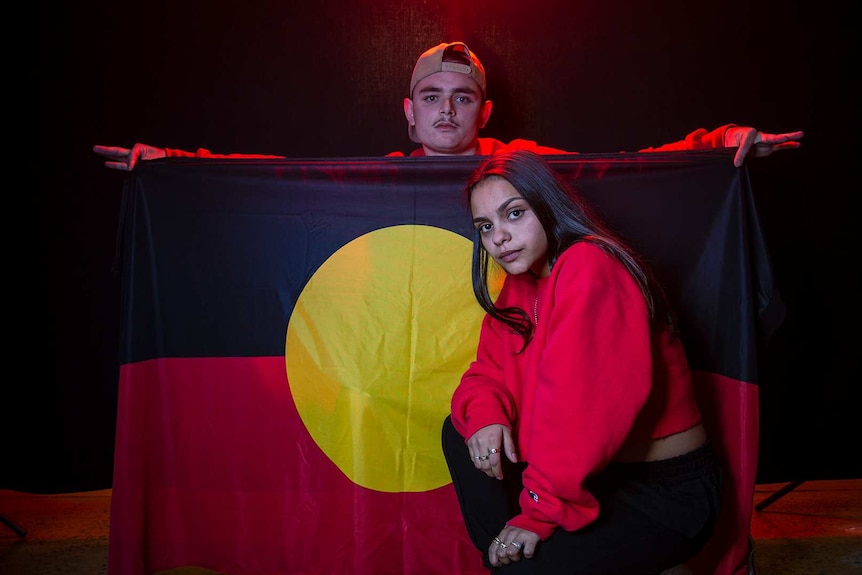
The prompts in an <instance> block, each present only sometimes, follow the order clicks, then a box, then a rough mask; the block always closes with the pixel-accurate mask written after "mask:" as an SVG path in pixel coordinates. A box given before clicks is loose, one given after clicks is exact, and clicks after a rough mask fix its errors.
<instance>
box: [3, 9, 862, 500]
mask: <svg viewBox="0 0 862 575" xmlns="http://www.w3.org/2000/svg"><path fill="white" fill-rule="evenodd" d="M623 4H625V6H624V7H620V5H623ZM849 6H850V5H849V4H845V3H839V2H837V0H826V1H824V2H818V3H801V2H787V1H783V2H779V1H777V0H759V1H741V0H730V1H727V2H720V3H714V2H713V3H692V2H683V1H681V0H680V1H675V0H673V1H667V2H649V3H647V2H632V3H608V2H601V1H598V0H592V1H572V0H534V1H533V2H530V3H523V2H512V1H508V0H507V1H502V2H501V1H500V0H494V1H491V0H477V1H474V2H471V3H464V2H460V1H458V0H445V1H441V2H436V3H431V2H424V1H423V2H418V1H410V2H404V1H397V2H396V1H393V0H374V1H369V0H365V1H359V2H356V1H353V2H347V1H340V0H336V1H334V2H328V3H314V2H307V3H293V2H257V3H252V4H243V3H236V2H230V3H228V2H221V3H219V2H200V1H184V2H166V1H163V0H154V1H152V2H149V3H148V4H147V6H146V8H144V5H143V4H140V3H138V4H122V3H121V4H117V3H115V2H106V1H103V0H94V1H90V2H83V3H78V5H77V6H74V7H73V6H65V7H64V6H61V7H58V6H56V5H48V4H47V3H44V6H40V8H41V12H40V19H39V22H40V63H39V69H38V73H37V74H35V76H36V77H35V78H33V80H34V81H36V80H37V79H38V82H39V83H40V112H39V120H40V136H39V137H40V140H39V151H38V153H37V154H36V155H35V156H30V157H29V159H28V162H29V164H28V165H29V167H31V168H32V169H31V170H30V173H38V174H39V177H40V188H39V193H38V196H37V201H36V204H37V213H38V222H39V231H38V233H39V238H40V243H39V244H38V247H36V249H35V250H34V249H32V248H31V249H25V250H24V257H23V258H22V260H23V261H22V265H21V269H22V270H24V271H25V274H26V281H23V282H22V283H21V284H19V285H14V286H13V287H14V289H15V290H16V293H24V294H25V296H27V297H25V298H24V301H25V302H26V304H25V305H24V306H21V308H19V309H15V310H13V311H14V312H15V313H14V314H13V315H14V317H20V318H21V320H20V321H16V324H15V325H14V330H15V334H16V335H17V336H18V338H19V339H17V340H16V341H17V342H19V346H18V347H16V349H21V350H22V351H21V355H22V356H24V357H27V358H28V360H30V361H29V362H28V363H27V364H25V366H29V365H32V366H33V369H27V370H26V372H27V373H26V374H22V375H21V376H20V377H15V378H7V379H6V381H7V383H6V384H5V387H6V388H7V390H8V394H4V398H3V402H2V403H0V405H2V409H3V412H4V413H5V414H6V415H5V416H4V419H3V424H4V426H6V427H7V428H8V429H7V430H6V432H5V433H4V438H5V439H6V440H7V441H8V442H9V444H10V449H9V450H8V453H9V454H10V455H9V457H8V458H7V461H8V462H9V463H10V464H9V465H6V466H4V468H6V469H8V470H10V471H8V472H4V473H3V474H2V475H0V487H4V486H9V487H13V488H18V489H22V490H29V491H65V490H85V489H101V488H105V487H109V486H110V482H111V472H112V469H111V466H112V454H113V433H114V425H115V423H116V414H115V408H116V395H117V378H118V364H117V356H118V342H119V335H118V334H119V322H120V318H119V308H120V289H121V286H120V281H119V277H118V276H117V275H116V274H115V273H113V272H112V271H111V267H112V262H113V257H114V249H115V245H114V242H115V231H116V224H117V217H118V212H119V201H120V195H121V188H122V183H123V180H124V175H125V174H124V173H122V172H116V171H111V170H108V169H106V168H104V167H103V166H102V163H101V160H100V159H99V158H98V157H97V156H96V155H95V154H93V153H92V152H91V147H92V146H93V145H94V144H107V145H119V146H125V147H128V146H131V145H132V144H134V143H135V142H145V143H149V144H153V145H156V146H168V147H178V148H185V149H195V148H197V147H206V148H209V149H211V150H213V151H214V152H221V153H228V152H246V153H253V152H257V153H273V154H282V155H286V156H291V157H347V156H369V155H383V154H385V153H387V152H390V151H392V150H403V151H409V150H411V149H412V148H413V147H414V145H413V144H412V143H411V142H410V141H409V140H408V138H407V134H406V121H405V120H404V116H403V113H402V105H401V102H402V99H403V97H404V96H405V95H406V91H407V84H408V80H409V76H410V72H411V70H412V66H413V64H414V62H415V59H416V57H417V56H418V55H419V53H421V52H422V51H423V50H425V49H426V48H428V47H430V46H432V45H434V44H437V43H438V42H441V41H450V40H454V39H462V40H465V41H466V42H467V43H468V44H469V45H470V47H471V48H473V49H474V50H475V51H476V52H477V53H478V54H479V56H480V57H481V59H482V60H483V63H484V64H485V66H486V68H487V71H488V76H489V79H488V83H489V96H490V97H491V98H492V99H493V100H494V102H495V108H494V113H493V116H492V119H491V121H490V123H489V125H488V127H487V128H486V129H485V131H484V132H483V135H485V136H493V137H498V138H500V139H503V140H508V139H512V138H516V137H525V138H530V139H535V140H538V141H539V142H541V143H543V144H546V145H551V146H555V147H560V148H564V149H568V150H577V151H581V152H616V151H620V150H636V149H639V148H642V147H646V146H651V145H657V144H660V143H663V142H666V141H671V140H675V139H678V138H680V137H682V136H683V135H684V134H686V133H687V132H689V131H691V130H693V129H695V128H697V127H707V128H713V127H717V126H719V125H721V124H724V123H728V122H735V123H739V124H744V125H752V126H756V127H758V128H760V129H762V130H764V131H768V132H783V131H792V130H797V129H801V130H805V132H806V136H805V139H804V143H803V147H802V148H801V149H799V150H795V151H788V152H782V153H780V154H777V155H774V156H771V157H769V158H761V159H757V160H754V161H751V162H750V163H749V171H750V176H751V179H752V184H753V187H754V190H755V193H756V195H757V197H758V204H759V209H760V215H761V219H762V220H763V224H764V228H765V230H766V233H767V241H768V243H769V245H770V248H771V252H772V255H773V257H774V267H775V273H776V275H777V279H778V284H779V287H780V289H781V292H782V294H783V296H784V299H785V301H786V303H787V306H788V317H787V320H786V321H785V323H784V325H783V326H782V328H781V329H780V330H779V332H778V333H777V334H776V335H775V336H774V337H773V339H772V344H771V346H770V349H769V350H768V353H767V356H766V362H765V365H764V377H763V380H762V382H761V383H762V385H761V418H762V419H761V422H762V428H761V439H762V441H761V462H760V468H759V476H758V479H759V480H760V481H761V482H772V481H785V480H791V479H797V478H799V479H804V478H811V479H813V478H839V477H859V476H862V470H860V464H859V463H858V460H857V459H852V458H850V457H848V454H847V449H849V447H850V445H851V444H850V438H851V437H852V435H851V434H852V432H853V431H854V426H853V425H852V424H851V421H852V420H853V419H854V418H855V408H856V405H858V403H854V402H853V401H851V397H850V394H851V391H850V382H851V379H852V380H853V381H854V382H856V383H857V384H858V382H859V381H860V378H859V377H858V376H859V373H858V369H856V368H855V364H853V363H851V357H852V356H851V354H852V353H853V352H854V351H855V347H856V342H857V341H858V339H859V338H858V337H856V336H854V335H853V332H854V329H853V328H854V326H855V325H857V324H858V323H859V319H860V318H859V312H858V311H857V309H856V306H854V305H852V304H853V302H854V299H853V298H852V297H851V296H852V295H853V294H855V286H854V283H853V280H852V278H851V277H850V273H851V269H850V267H849V266H847V264H846V263H845V262H847V261H851V262H852V261H854V260H850V259H849V255H850V253H851V252H850V249H851V247H856V246H857V244H858V242H855V241H853V243H851V241H852V240H851V236H850V233H849V230H850V221H849V217H850V216H849V209H848V207H847V206H846V205H845V204H846V203H847V201H848V200H849V193H848V187H849V186H850V185H852V184H849V183H848V182H850V181H852V179H851V178H850V176H851V174H850V166H851V165H853V163H854V162H855V161H856V159H857V154H858V144H857V134H858V133H859V128H860V122H859V113H858V106H859V102H860V97H859V96H860V94H859V90H858V88H857V86H856V83H855V82H853V81H852V80H853V78H854V74H856V73H855V72H853V70H855V69H858V61H857V58H856V56H855V54H856V52H857V44H858V42H857V40H856V39H855V38H856V31H855V29H851V24H850V23H851V22H852V21H853V19H852V18H851V13H850V7H849ZM15 114H16V111H15V110H12V111H10V112H9V115H10V118H9V120H8V121H10V122H13V121H16V118H14V116H15ZM855 187H858V186H855ZM10 223H14V222H10ZM853 239H854V240H855V238H853ZM36 250H38V251H36ZM34 252H35V253H34ZM853 253H854V254H855V253H856V250H854V251H853ZM29 278H36V281H29ZM37 283H38V285H37ZM851 289H852V290H853V292H852V293H851ZM15 305H16V307H17V303H16V304H15ZM848 334H850V335H848ZM25 346H26V350H27V351H24V349H25ZM13 359H14V358H13ZM854 397H855V396H854ZM855 429H856V431H857V432H858V427H857V428H855Z"/></svg>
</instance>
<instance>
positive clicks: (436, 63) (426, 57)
mask: <svg viewBox="0 0 862 575" xmlns="http://www.w3.org/2000/svg"><path fill="white" fill-rule="evenodd" d="M437 72H458V73H460V74H465V75H467V76H470V77H471V78H473V80H474V81H475V82H476V83H477V84H479V87H480V88H481V89H482V95H483V96H484V95H485V68H484V66H482V63H481V62H480V61H479V58H477V57H476V55H475V54H473V52H471V51H470V48H468V47H467V44H465V43H464V42H452V43H450V44H445V43H443V44H438V45H436V46H434V47H433V48H431V49H429V50H426V51H425V52H423V53H422V55H421V56H419V59H418V60H417V61H416V66H414V67H413V76H411V77H410V97H411V98H412V97H413V89H414V88H415V87H416V84H418V83H419V81H420V80H422V79H423V78H427V77H428V76H430V75H431V74H436V73H437Z"/></svg>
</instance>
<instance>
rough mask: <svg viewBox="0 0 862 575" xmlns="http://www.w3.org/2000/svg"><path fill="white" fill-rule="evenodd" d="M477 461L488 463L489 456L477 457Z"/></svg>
mask: <svg viewBox="0 0 862 575" xmlns="http://www.w3.org/2000/svg"><path fill="white" fill-rule="evenodd" d="M476 459H478V460H479V461H487V460H488V456H487V455H479V456H477V457H476Z"/></svg>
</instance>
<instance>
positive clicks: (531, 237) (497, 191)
mask: <svg viewBox="0 0 862 575" xmlns="http://www.w3.org/2000/svg"><path fill="white" fill-rule="evenodd" d="M470 211H471V212H472V213H473V226H475V228H476V229H477V230H479V234H480V235H481V238H482V245H483V246H484V247H485V250H486V251H487V252H488V254H489V255H490V256H491V257H492V258H493V259H494V261H496V262H497V263H498V264H500V266H501V267H502V268H503V269H504V270H506V273H510V274H522V273H524V272H527V271H531V272H533V273H534V274H535V275H536V276H537V277H547V276H548V275H550V269H549V268H548V237H547V236H546V235H545V230H544V228H542V224H541V223H540V222H539V219H538V218H537V217H536V214H535V212H533V209H532V208H531V207H530V204H528V203H527V200H525V199H524V198H523V197H521V194H520V193H518V190H516V189H515V188H514V186H512V184H510V183H509V182H507V181H506V180H504V179H503V178H500V177H495V176H491V177H489V178H487V179H485V180H484V181H482V182H480V183H479V184H478V185H477V186H476V187H475V188H473V193H472V195H471V196H470Z"/></svg>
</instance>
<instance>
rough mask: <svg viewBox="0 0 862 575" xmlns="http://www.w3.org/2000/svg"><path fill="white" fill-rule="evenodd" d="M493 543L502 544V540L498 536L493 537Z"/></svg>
mask: <svg viewBox="0 0 862 575" xmlns="http://www.w3.org/2000/svg"><path fill="white" fill-rule="evenodd" d="M494 543H496V544H497V545H502V544H503V542H502V541H500V538H499V537H494Z"/></svg>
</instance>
